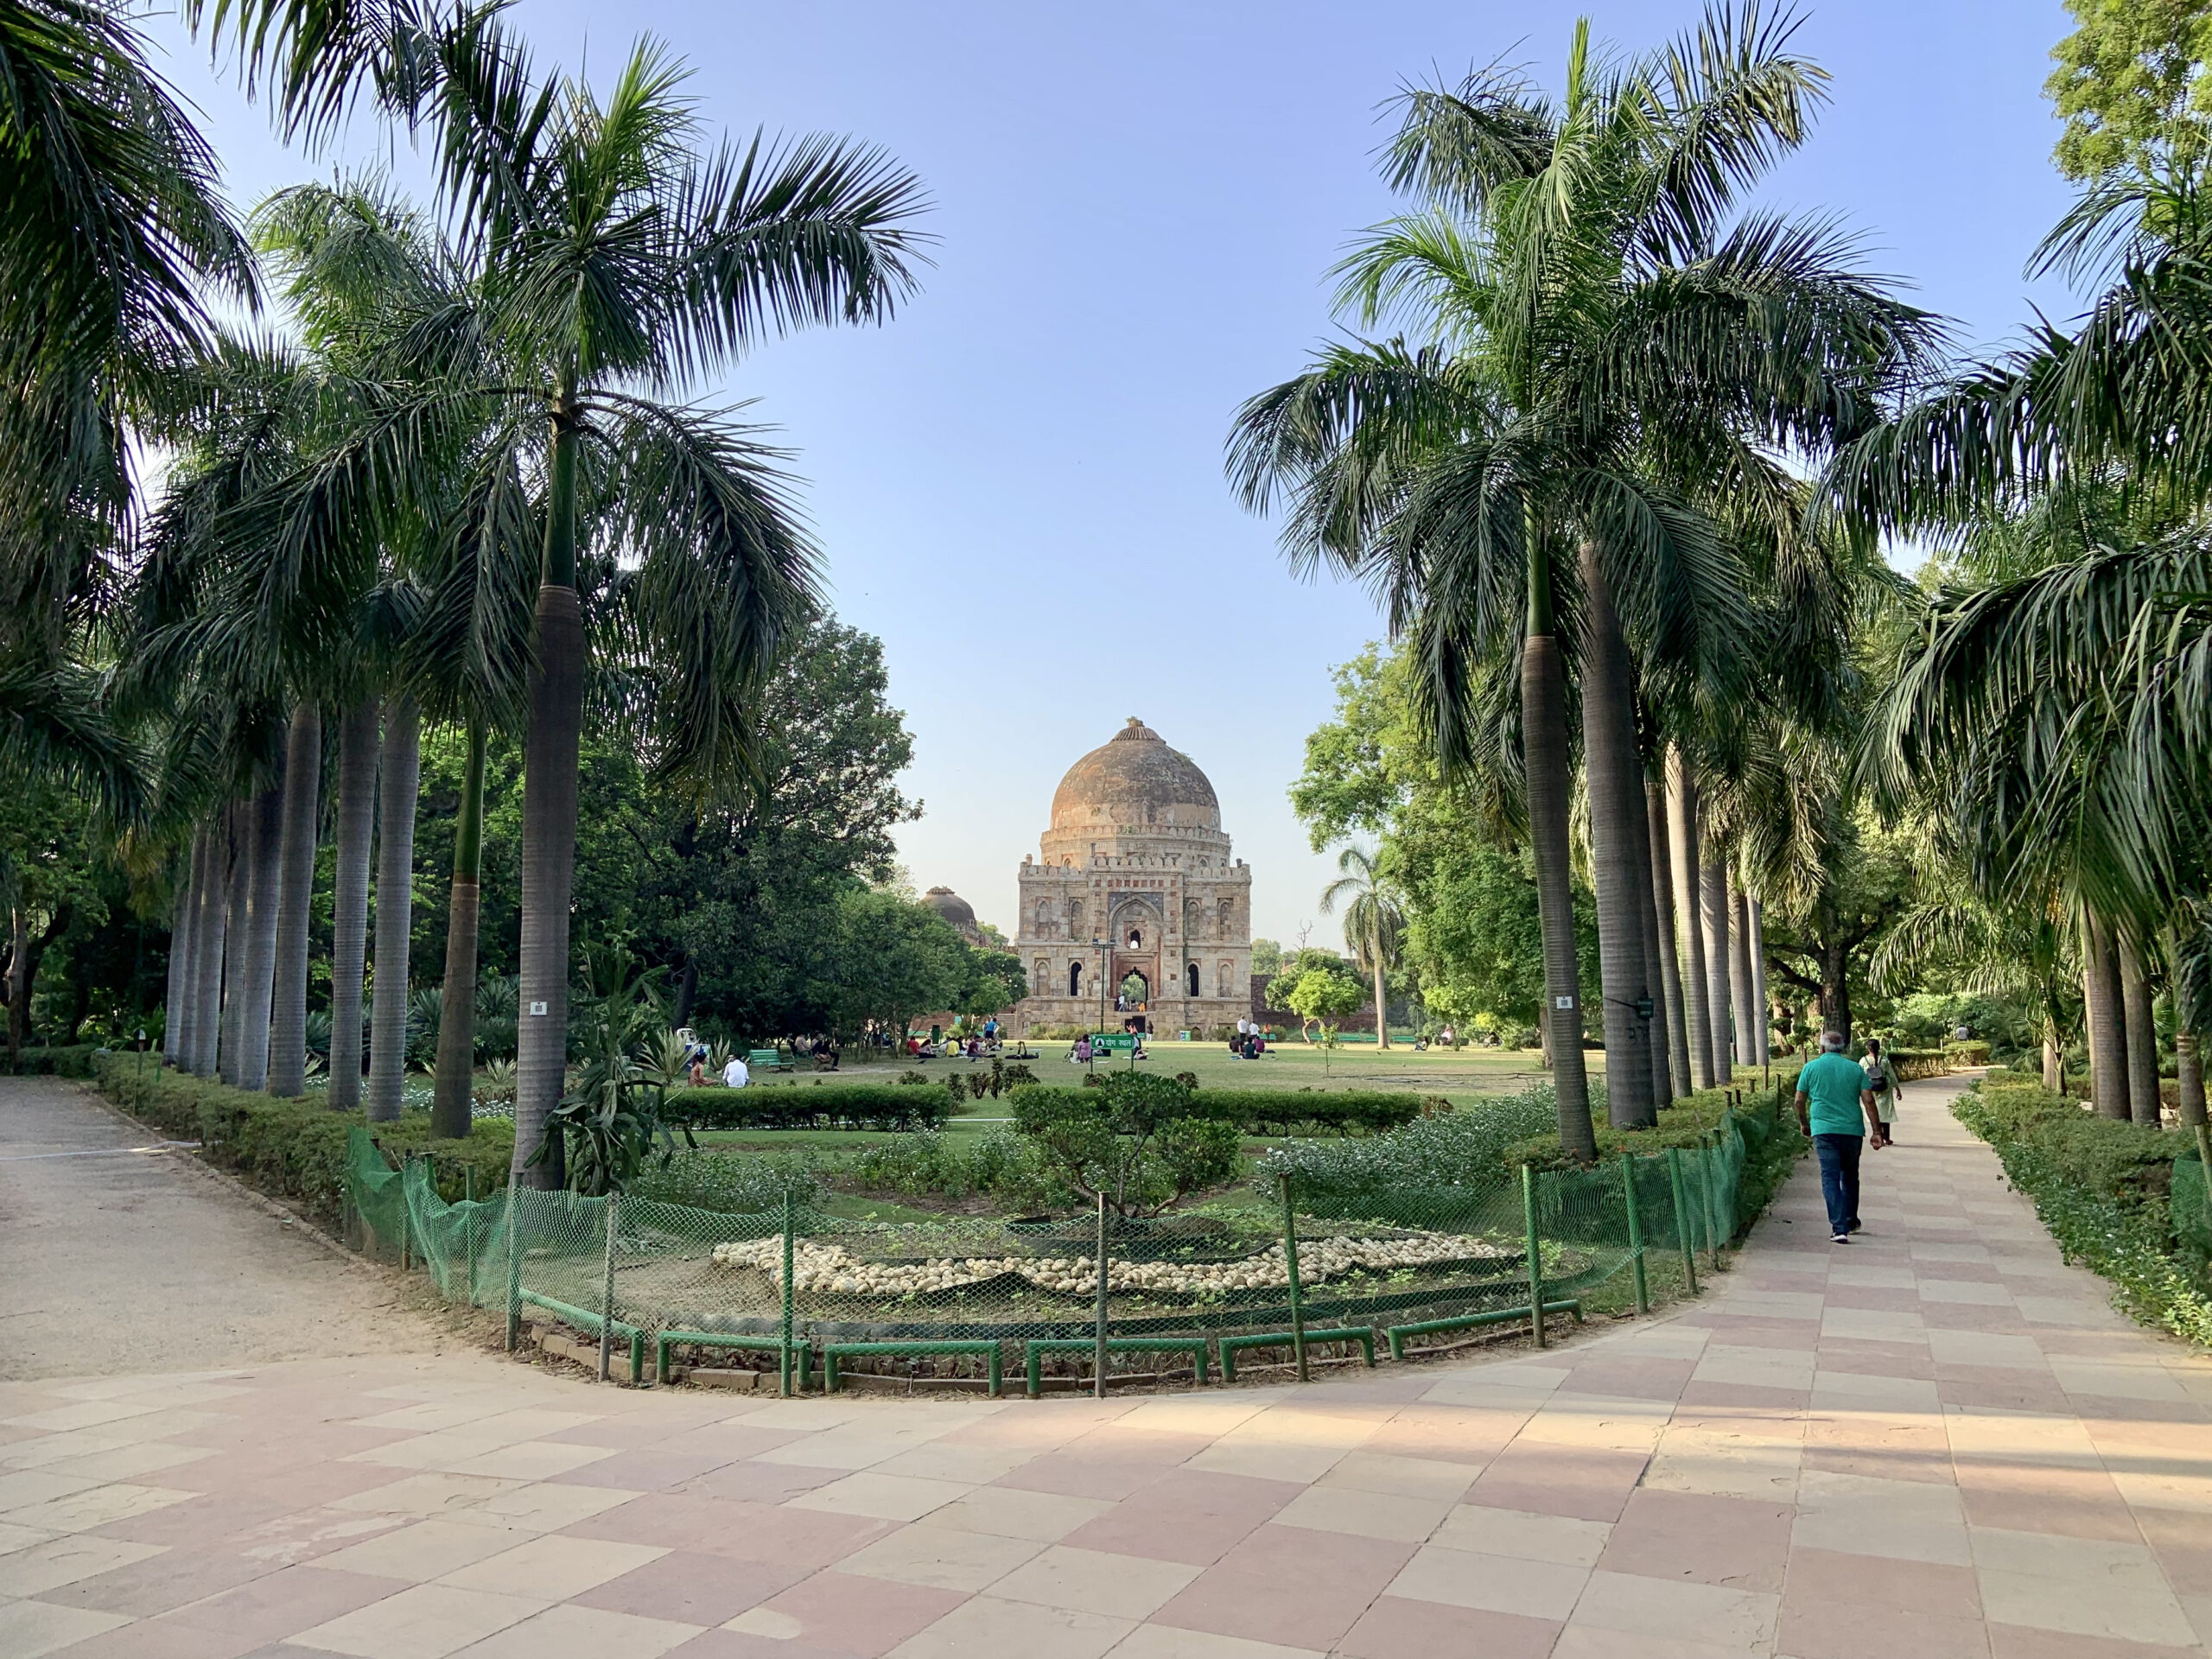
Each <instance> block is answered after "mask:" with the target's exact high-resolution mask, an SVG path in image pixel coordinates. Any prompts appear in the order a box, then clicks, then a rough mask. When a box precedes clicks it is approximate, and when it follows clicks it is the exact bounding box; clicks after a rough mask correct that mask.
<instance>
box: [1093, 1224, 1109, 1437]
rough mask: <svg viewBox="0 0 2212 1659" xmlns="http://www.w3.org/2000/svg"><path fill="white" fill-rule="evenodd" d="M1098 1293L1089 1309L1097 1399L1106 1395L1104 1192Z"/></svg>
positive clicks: (1100, 1226) (1099, 1237) (1094, 1385)
mask: <svg viewBox="0 0 2212 1659" xmlns="http://www.w3.org/2000/svg"><path fill="white" fill-rule="evenodd" d="M1097 1249H1098V1264H1097V1265H1098V1294H1097V1298H1096V1301H1095V1303H1094V1305H1093V1306H1092V1309H1091V1323H1092V1326H1093V1333H1092V1338H1091V1340H1092V1343H1093V1344H1094V1345H1093V1348H1092V1351H1091V1370H1093V1371H1094V1372H1096V1376H1093V1377H1092V1379H1091V1392H1092V1393H1093V1394H1094V1395H1096V1396H1097V1397H1098V1398H1099V1399H1101V1400H1103V1399H1104V1398H1105V1397H1106V1292H1107V1284H1106V1194H1105V1193H1104V1192H1100V1193H1099V1195H1098V1244H1097Z"/></svg>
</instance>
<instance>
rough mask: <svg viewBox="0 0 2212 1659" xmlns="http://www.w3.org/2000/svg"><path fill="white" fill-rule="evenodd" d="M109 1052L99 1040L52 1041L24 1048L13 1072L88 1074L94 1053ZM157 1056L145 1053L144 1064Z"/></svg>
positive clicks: (19, 1074)
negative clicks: (50, 1044)
mask: <svg viewBox="0 0 2212 1659" xmlns="http://www.w3.org/2000/svg"><path fill="white" fill-rule="evenodd" d="M107 1052H109V1050H108V1048H107V1046H105V1044H102V1043H67V1044H55V1045H54V1046H51V1047H47V1046H40V1047H36V1048H26V1049H24V1050H23V1052H22V1054H20V1055H19V1056H17V1057H16V1069H15V1071H14V1075H15V1076H16V1077H87V1078H88V1077H92V1062H93V1059H94V1058H95V1057H96V1056H99V1055H101V1054H105V1053H107ZM157 1058H158V1057H157V1056H156V1055H153V1054H149V1055H148V1056H147V1057H146V1064H147V1065H149V1066H150V1065H155V1064H156V1060H157Z"/></svg>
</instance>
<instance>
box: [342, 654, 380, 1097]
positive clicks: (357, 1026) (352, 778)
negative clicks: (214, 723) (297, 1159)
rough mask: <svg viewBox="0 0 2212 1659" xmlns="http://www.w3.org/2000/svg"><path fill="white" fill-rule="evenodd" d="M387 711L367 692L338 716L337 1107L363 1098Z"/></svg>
mask: <svg viewBox="0 0 2212 1659" xmlns="http://www.w3.org/2000/svg"><path fill="white" fill-rule="evenodd" d="M381 714H382V711H381V710H380V709H379V708H378V703H377V700H376V699H375V698H374V697H363V698H362V699H361V700H360V701H359V702H357V703H355V704H354V705H353V707H352V708H350V709H347V710H346V712H345V714H344V715H341V716H340V719H339V722H338V845H337V849H336V853H337V859H336V863H335V868H334V869H333V871H332V873H331V918H330V1109H331V1110H332V1111H334V1112H351V1111H356V1110H359V1108H360V1104H361V973H362V965H363V963H364V962H365V959H366V957H367V955H368V943H369V853H370V850H371V842H372V840H373V839H374V836H375V834H376V823H377V734H378V730H379V729H380V728H381Z"/></svg>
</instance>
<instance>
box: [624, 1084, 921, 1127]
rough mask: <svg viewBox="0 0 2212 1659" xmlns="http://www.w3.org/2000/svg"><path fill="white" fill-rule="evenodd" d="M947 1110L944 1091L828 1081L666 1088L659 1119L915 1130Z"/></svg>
mask: <svg viewBox="0 0 2212 1659" xmlns="http://www.w3.org/2000/svg"><path fill="white" fill-rule="evenodd" d="M964 1092H965V1091H964V1090H963V1093H964ZM952 1111H953V1097H952V1094H951V1091H950V1090H947V1089H943V1088H927V1089H913V1088H905V1087H901V1086H899V1085H898V1084H881V1083H831V1084H823V1086H822V1087H821V1088H819V1089H671V1090H669V1091H668V1098H667V1101H666V1102H665V1103H664V1104H663V1106H662V1108H661V1116H662V1119H663V1120H664V1122H667V1123H668V1124H669V1125H670V1126H671V1128H683V1129H916V1128H930V1127H932V1126H934V1125H936V1124H938V1123H942V1122H944V1120H945V1119H946V1118H948V1117H950V1116H951V1115H952Z"/></svg>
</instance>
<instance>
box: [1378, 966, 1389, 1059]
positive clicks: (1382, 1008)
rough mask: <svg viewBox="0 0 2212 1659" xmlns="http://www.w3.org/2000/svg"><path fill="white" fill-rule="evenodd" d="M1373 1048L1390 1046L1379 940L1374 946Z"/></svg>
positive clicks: (1387, 1008) (1387, 1006)
mask: <svg viewBox="0 0 2212 1659" xmlns="http://www.w3.org/2000/svg"><path fill="white" fill-rule="evenodd" d="M1375 1046H1376V1048H1378V1049H1382V1048H1388V1047H1389V1046H1390V1015H1389V1003H1388V1002H1386V1001H1384V988H1383V945H1382V941H1381V940H1379V939H1378V940H1376V946H1375Z"/></svg>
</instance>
